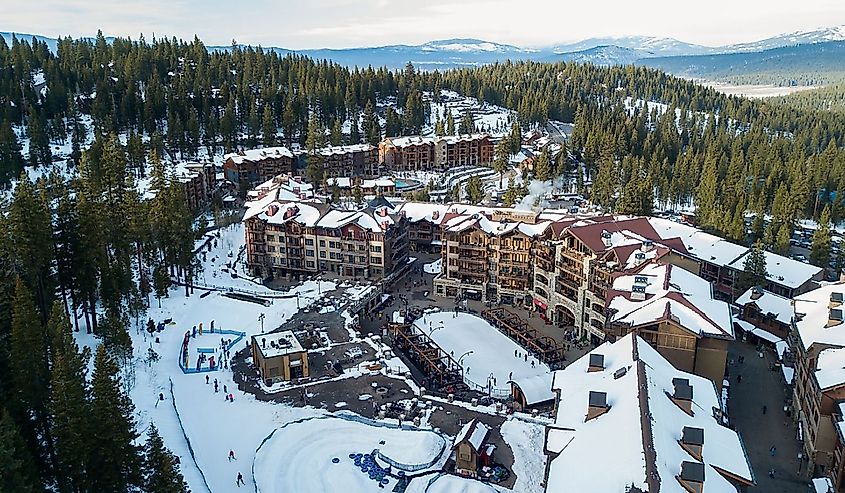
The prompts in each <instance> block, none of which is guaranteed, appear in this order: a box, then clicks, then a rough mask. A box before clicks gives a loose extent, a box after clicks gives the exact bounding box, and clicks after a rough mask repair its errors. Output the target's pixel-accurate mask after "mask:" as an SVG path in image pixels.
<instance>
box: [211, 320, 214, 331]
mask: <svg viewBox="0 0 845 493" xmlns="http://www.w3.org/2000/svg"><path fill="white" fill-rule="evenodd" d="M211 332H214V320H212V321H211Z"/></svg>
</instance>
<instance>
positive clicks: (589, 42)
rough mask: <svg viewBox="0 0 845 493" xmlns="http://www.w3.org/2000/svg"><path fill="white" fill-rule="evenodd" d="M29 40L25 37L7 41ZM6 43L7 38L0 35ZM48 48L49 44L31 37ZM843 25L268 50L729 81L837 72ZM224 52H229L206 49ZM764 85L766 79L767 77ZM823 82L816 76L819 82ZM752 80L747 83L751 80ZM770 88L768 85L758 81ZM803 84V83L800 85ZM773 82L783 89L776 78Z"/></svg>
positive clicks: (844, 68)
mask: <svg viewBox="0 0 845 493" xmlns="http://www.w3.org/2000/svg"><path fill="white" fill-rule="evenodd" d="M15 35H16V36H18V37H19V38H22V39H31V37H32V35H30V34H15ZM0 36H2V37H3V38H4V39H5V40H6V41H7V42H10V40H11V37H12V33H8V32H3V33H0ZM36 38H38V39H39V40H40V41H44V42H46V43H47V44H48V46H50V48H51V49H55V46H56V41H55V39H51V38H47V37H44V36H36ZM843 41H845V25H843V26H837V27H831V28H825V29H815V30H809V31H798V32H793V33H788V34H781V35H778V36H773V37H771V38H766V39H762V40H759V41H755V42H751V43H741V44H735V45H729V46H721V47H709V46H702V45H697V44H692V43H686V42H683V41H679V40H677V39H674V38H659V37H653V36H627V37H613V38H607V37H605V38H590V39H586V40H583V41H579V42H577V43H569V44H560V45H554V46H547V47H541V48H523V47H518V46H513V45H507V44H501V43H494V42H490V41H485V40H479V39H445V40H438V41H431V42H428V43H424V44H420V45H388V46H377V47H367V48H344V49H328V48H324V49H306V50H289V49H286V48H278V47H269V48H265V49H267V50H272V51H275V52H277V53H279V54H283V55H284V54H288V53H298V54H301V55H306V56H309V57H312V58H316V59H328V60H332V61H334V62H336V63H339V64H341V65H345V66H350V67H352V66H359V67H365V66H368V65H372V66H374V67H376V66H386V67H389V68H393V69H395V68H401V67H403V66H404V65H405V64H406V63H407V62H409V61H410V62H412V63H413V64H414V65H415V66H417V67H419V68H420V69H423V70H437V69H448V68H455V67H464V66H476V65H484V64H489V63H495V62H501V61H505V60H514V61H517V60H536V61H544V62H555V61H565V62H578V63H594V64H597V65H620V64H622V65H627V64H637V65H646V66H650V67H655V68H660V69H662V70H665V71H667V72H670V73H674V74H677V75H682V76H685V77H699V78H710V79H712V78H719V79H732V78H736V77H746V76H749V74H752V75H753V74H760V73H769V74H772V73H774V72H778V75H777V77H781V78H782V76H783V75H785V73H786V72H789V73H792V72H796V73H797V72H800V71H801V70H805V71H812V72H813V73H814V74H817V73H824V74H834V73H840V72H845V62H843V61H841V60H845V43H843ZM209 49H211V50H230V49H231V46H210V47H209ZM770 78H771V77H770ZM822 78H824V77H822ZM752 80H753V78H752ZM759 82H761V83H774V80H759ZM805 82H806V81H805ZM777 83H783V80H781V79H778V80H777Z"/></svg>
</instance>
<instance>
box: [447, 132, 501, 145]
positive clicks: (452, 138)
mask: <svg viewBox="0 0 845 493" xmlns="http://www.w3.org/2000/svg"><path fill="white" fill-rule="evenodd" d="M486 138H490V136H489V135H487V134H462V135H445V136H443V137H439V138H438V139H437V140H436V141H435V143H437V144H440V143H445V144H457V143H458V142H472V141H474V140H482V139H486Z"/></svg>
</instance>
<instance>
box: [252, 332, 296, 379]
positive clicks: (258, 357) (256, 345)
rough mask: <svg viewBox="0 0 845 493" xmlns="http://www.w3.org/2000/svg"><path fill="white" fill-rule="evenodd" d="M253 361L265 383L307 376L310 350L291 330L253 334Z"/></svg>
mask: <svg viewBox="0 0 845 493" xmlns="http://www.w3.org/2000/svg"><path fill="white" fill-rule="evenodd" d="M251 348H252V361H253V363H254V364H255V367H256V368H257V369H258V373H259V374H260V375H261V379H262V380H264V383H265V384H267V385H268V386H269V385H273V384H274V383H276V382H279V381H288V380H294V379H297V378H305V377H307V376H308V375H309V369H308V352H307V351H305V349H304V348H303V347H302V344H301V343H300V342H299V340H298V339H297V338H296V336H295V335H294V334H293V332H292V331H290V330H285V331H282V332H274V333H272V334H261V335H254V336H252V345H251Z"/></svg>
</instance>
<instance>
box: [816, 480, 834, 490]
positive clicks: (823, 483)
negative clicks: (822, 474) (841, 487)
mask: <svg viewBox="0 0 845 493" xmlns="http://www.w3.org/2000/svg"><path fill="white" fill-rule="evenodd" d="M813 491H814V492H815V493H833V483H831V482H830V478H813Z"/></svg>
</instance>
